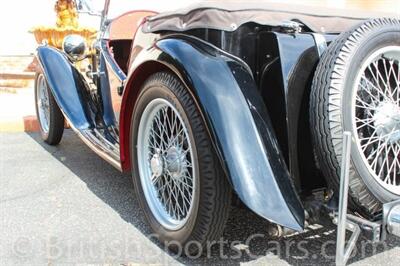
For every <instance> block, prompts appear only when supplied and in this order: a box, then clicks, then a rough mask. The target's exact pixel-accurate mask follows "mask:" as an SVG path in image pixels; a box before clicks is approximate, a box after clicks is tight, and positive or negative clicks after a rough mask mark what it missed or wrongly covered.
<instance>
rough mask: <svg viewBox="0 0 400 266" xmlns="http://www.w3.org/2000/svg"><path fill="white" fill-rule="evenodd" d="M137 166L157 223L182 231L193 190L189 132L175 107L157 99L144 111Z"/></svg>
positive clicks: (139, 132)
mask: <svg viewBox="0 0 400 266" xmlns="http://www.w3.org/2000/svg"><path fill="white" fill-rule="evenodd" d="M137 155H138V164H139V165H138V166H139V172H140V179H141V184H142V187H143V192H144V195H145V197H146V200H147V202H148V205H149V207H150V210H151V211H152V213H153V215H154V216H155V218H156V219H157V221H158V222H159V223H160V224H161V225H162V226H164V227H165V228H167V229H170V230H177V229H179V228H181V227H182V226H183V225H184V224H185V223H186V221H187V219H188V217H189V216H190V213H191V210H192V208H193V198H194V194H195V189H196V185H195V184H196V182H195V178H196V176H195V171H194V169H193V167H194V161H193V158H194V157H193V150H192V146H191V143H190V141H189V133H188V129H187V127H186V125H185V123H184V121H183V119H182V118H181V116H180V115H179V113H178V111H177V110H176V108H175V107H174V106H173V105H172V104H171V103H169V102H168V101H167V100H165V99H162V98H156V99H154V100H152V101H151V102H150V103H149V104H148V105H147V107H146V108H145V110H144V112H143V115H142V117H141V120H140V124H139V130H138V154H137Z"/></svg>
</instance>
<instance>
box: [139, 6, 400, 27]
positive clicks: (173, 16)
mask: <svg viewBox="0 0 400 266" xmlns="http://www.w3.org/2000/svg"><path fill="white" fill-rule="evenodd" d="M375 17H398V15H396V14H390V13H377V12H364V11H358V10H342V9H331V8H323V7H310V6H299V5H289V4H281V3H271V2H265V1H264V2H262V1H257V2H253V1H204V2H200V3H197V4H194V5H191V6H189V7H187V8H184V9H179V10H176V11H173V12H165V13H160V14H158V15H156V16H153V17H150V18H149V19H148V21H147V22H146V23H145V25H144V28H143V29H144V31H145V32H157V31H186V30H189V29H199V28H208V29H218V30H224V31H233V30H235V29H236V28H237V27H239V26H240V25H242V24H244V23H247V22H254V23H257V24H261V25H269V26H280V25H282V24H283V23H285V22H288V21H296V22H300V23H302V24H304V25H305V26H307V27H309V28H310V29H311V30H312V31H314V32H325V33H338V32H342V31H345V30H347V29H349V28H350V27H352V26H353V25H355V24H358V23H360V22H361V21H363V20H367V19H370V18H375Z"/></svg>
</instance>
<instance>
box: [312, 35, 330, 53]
mask: <svg viewBox="0 0 400 266" xmlns="http://www.w3.org/2000/svg"><path fill="white" fill-rule="evenodd" d="M310 35H311V36H312V37H313V38H314V42H315V46H316V48H317V51H318V55H319V57H321V56H322V54H323V53H324V52H325V50H326V49H327V48H328V44H327V43H326V39H325V36H324V35H322V34H319V33H310Z"/></svg>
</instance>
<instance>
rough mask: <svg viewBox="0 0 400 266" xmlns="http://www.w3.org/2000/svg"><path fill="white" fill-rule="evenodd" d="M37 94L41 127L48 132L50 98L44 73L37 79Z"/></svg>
mask: <svg viewBox="0 0 400 266" xmlns="http://www.w3.org/2000/svg"><path fill="white" fill-rule="evenodd" d="M36 94H37V95H36V100H37V102H36V104H37V109H38V116H39V117H38V118H39V123H40V127H41V128H42V130H43V132H44V133H48V132H49V121H50V100H49V93H48V90H47V83H46V79H45V78H44V75H43V74H40V75H39V77H38V79H37V88H36Z"/></svg>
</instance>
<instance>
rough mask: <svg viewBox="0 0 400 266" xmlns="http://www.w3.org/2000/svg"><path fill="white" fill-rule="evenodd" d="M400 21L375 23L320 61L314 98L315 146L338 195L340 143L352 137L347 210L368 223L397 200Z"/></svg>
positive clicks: (347, 36)
mask: <svg viewBox="0 0 400 266" xmlns="http://www.w3.org/2000/svg"><path fill="white" fill-rule="evenodd" d="M399 94H400V21H399V20H397V19H386V18H383V19H374V20H370V21H366V22H364V23H362V24H360V25H358V26H356V27H354V28H353V29H351V30H349V31H347V32H344V33H342V34H341V35H339V36H338V37H337V38H336V39H335V40H334V41H333V42H332V43H331V44H330V45H329V47H328V49H327V50H326V51H325V53H324V54H323V55H322V58H321V60H320V63H319V64H318V66H317V69H316V72H315V76H314V80H313V84H312V88H311V97H310V123H311V131H312V138H313V145H314V149H315V151H316V155H317V158H318V159H319V165H320V167H321V170H322V172H323V173H324V175H325V177H326V179H327V181H328V184H329V185H330V186H331V187H332V188H333V189H334V190H336V191H338V187H339V180H340V161H341V155H342V136H343V132H344V131H349V132H351V134H352V146H351V158H350V162H351V167H350V182H349V199H350V206H351V207H352V208H353V209H354V210H355V211H357V212H359V213H360V214H362V215H364V216H368V217H370V218H372V217H375V216H376V215H379V213H380V211H381V208H382V203H386V202H389V201H393V200H395V199H398V198H399V197H400V105H399V103H400V96H399Z"/></svg>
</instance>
